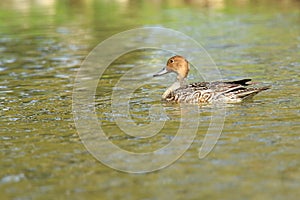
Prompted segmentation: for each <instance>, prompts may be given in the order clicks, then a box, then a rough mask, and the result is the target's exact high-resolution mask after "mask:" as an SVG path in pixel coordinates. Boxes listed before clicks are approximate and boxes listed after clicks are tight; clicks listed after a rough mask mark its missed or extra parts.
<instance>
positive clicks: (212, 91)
mask: <svg viewBox="0 0 300 200" xmlns="http://www.w3.org/2000/svg"><path fill="white" fill-rule="evenodd" d="M189 69H190V68H189V63H188V61H187V60H186V59H185V58H184V57H182V56H173V57H171V58H170V59H169V60H168V62H167V66H166V67H165V68H163V69H162V70H161V71H160V72H158V73H157V74H155V75H154V76H161V75H164V74H166V73H170V72H175V73H176V74H177V80H176V82H175V83H174V84H173V85H171V86H170V87H169V88H167V90H166V91H165V92H164V94H163V95H162V99H163V100H165V101H167V102H176V103H198V104H201V103H212V102H225V103H239V102H242V101H243V100H246V99H250V98H252V97H253V96H254V95H256V94H257V93H259V92H261V91H264V90H267V89H269V88H270V87H269V86H267V87H260V88H256V87H248V86H250V85H253V83H251V82H250V81H251V79H242V80H237V81H225V82H224V81H216V82H197V83H191V84H186V80H185V79H186V77H187V75H188V72H189Z"/></svg>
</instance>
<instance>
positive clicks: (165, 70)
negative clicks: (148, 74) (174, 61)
mask: <svg viewBox="0 0 300 200" xmlns="http://www.w3.org/2000/svg"><path fill="white" fill-rule="evenodd" d="M167 73H170V71H168V70H167V68H166V67H164V68H163V69H162V70H160V71H159V72H157V73H156V74H154V75H153V76H154V77H155V76H161V75H164V74H167Z"/></svg>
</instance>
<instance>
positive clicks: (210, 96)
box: [163, 79, 269, 103]
mask: <svg viewBox="0 0 300 200" xmlns="http://www.w3.org/2000/svg"><path fill="white" fill-rule="evenodd" d="M249 81H251V79H242V80H238V81H231V82H221V81H216V82H198V83H192V84H188V85H186V86H182V87H179V88H177V89H175V90H174V91H171V92H169V93H168V95H167V96H166V97H163V99H164V100H165V101H167V102H176V103H212V102H217V101H219V102H225V103H239V102H242V101H243V100H246V99H251V98H252V97H253V96H254V95H256V94H257V93H259V92H261V91H263V90H267V89H269V87H261V88H249V87H247V86H248V85H251V83H247V82H249Z"/></svg>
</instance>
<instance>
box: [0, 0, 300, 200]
mask: <svg viewBox="0 0 300 200" xmlns="http://www.w3.org/2000/svg"><path fill="white" fill-rule="evenodd" d="M148 26H151V27H152V26H154V27H166V28H172V29H175V30H177V31H181V32H183V33H185V34H186V35H188V36H190V37H192V38H194V39H195V40H196V41H197V42H199V43H200V44H201V45H203V47H204V48H205V49H206V50H207V51H208V53H209V54H210V56H211V57H212V59H213V60H214V61H215V63H216V65H217V66H218V67H219V69H220V71H221V73H222V76H223V78H224V79H226V80H232V79H238V78H249V77H250V78H253V79H254V81H257V82H263V83H265V84H270V85H272V90H270V91H267V92H264V93H262V94H261V95H259V96H257V98H256V100H254V102H250V103H247V104H239V105H235V106H232V107H229V108H227V114H226V121H225V125H224V130H223V134H222V136H221V138H220V140H219V141H218V144H217V146H216V147H215V149H214V150H213V152H211V153H210V154H209V155H208V157H206V158H205V159H202V160H199V159H198V148H199V147H200V145H201V143H202V140H203V137H204V135H205V133H206V130H207V127H208V124H209V121H210V116H211V112H212V111H211V110H210V108H203V110H202V111H201V116H200V117H201V119H202V122H201V125H200V128H199V131H198V134H197V136H196V139H195V142H194V143H193V145H192V146H191V148H190V149H189V150H188V151H187V152H186V153H185V154H184V155H183V157H182V158H180V159H179V160H178V161H177V162H175V163H174V164H173V165H172V166H170V167H168V168H166V169H163V170H161V171H158V172H154V173H149V174H143V175H141V174H140V175H135V174H126V173H121V172H118V171H114V170H113V169H110V168H108V167H106V166H104V165H103V164H101V163H100V162H98V161H97V160H96V159H94V158H93V157H92V156H91V155H90V154H89V153H88V151H87V150H86V149H85V148H84V146H83V144H82V143H81V141H80V138H79V136H78V135H77V132H76V128H75V125H74V121H73V115H72V90H73V82H74V78H75V76H76V72H77V71H78V69H79V67H80V64H81V62H82V61H83V60H84V58H85V57H86V56H87V55H88V53H89V52H90V51H91V50H92V49H93V48H94V47H95V46H96V45H98V44H99V43H100V42H101V41H103V40H105V39H107V38H108V37H110V36H112V35H113V34H116V33H119V32H121V31H125V30H128V29H132V28H137V27H148ZM174 42H175V43H176V42H180V41H174ZM299 53H300V1H299V0H260V1H253V0H178V1H173V0H152V1H146V0H43V1H39V0H1V1H0V112H1V115H0V140H1V142H0V144H1V145H0V147H1V148H0V162H1V164H0V198H1V199H3V200H4V199H18V200H27V199H54V198H55V199H144V200H150V199H221V198H222V199H298V198H299V195H300V192H299V188H300V170H299V169H300V150H299V142H300V135H299V133H300V121H299V119H300V111H299V110H300V98H299V94H300V89H299V85H300V77H299V74H300V56H299V55H300V54H299ZM169 56H171V54H170V53H169V52H161V51H155V50H149V51H137V52H133V53H129V54H126V55H124V56H122V57H120V58H119V59H118V60H117V61H116V62H114V63H112V66H111V67H110V68H109V69H108V70H107V71H106V72H105V76H104V77H103V79H102V80H100V83H101V87H99V88H98V90H97V96H96V97H97V98H96V101H97V102H96V103H97V106H96V112H97V114H98V116H99V120H101V121H102V123H103V126H104V130H106V132H107V134H108V135H109V137H110V139H111V140H112V141H113V142H114V143H116V144H119V145H120V146H122V147H124V148H128V149H133V150H134V149H137V150H138V151H143V150H144V151H145V149H146V150H150V151H151V150H154V149H155V148H156V147H161V146H163V145H165V144H166V143H168V142H169V141H170V139H172V137H173V136H174V133H176V129H177V128H178V123H179V121H180V113H179V111H180V110H179V108H178V106H174V105H166V109H167V110H168V112H169V114H170V119H169V121H168V124H167V126H168V130H166V131H164V132H162V133H160V136H159V137H158V138H159V139H157V138H156V139H155V138H153V139H150V140H142V141H138V140H134V139H132V138H130V137H126V136H124V135H122V134H120V130H119V129H118V128H117V127H116V124H114V122H113V116H112V114H111V111H110V95H111V93H112V88H113V85H114V84H115V83H116V82H117V81H118V79H119V78H120V77H121V76H122V75H123V74H124V73H126V72H127V71H128V70H130V69H131V68H132V66H138V65H141V64H142V63H144V62H147V63H154V64H153V67H155V66H159V67H158V68H157V69H160V67H161V66H162V65H164V64H165V62H166V60H167V59H168V57H169ZM199 64H201V61H199ZM147 72H148V71H147V70H146V69H145V70H144V72H143V73H144V74H147ZM193 78H194V75H193V72H192V73H191V80H193ZM151 91H152V92H153V91H156V93H155V95H161V94H162V92H163V91H164V88H160V87H158V86H157V85H155V84H153V85H147V86H145V87H144V88H141V89H140V90H138V91H137V93H136V98H137V99H136V100H134V102H135V104H133V105H132V108H133V111H132V116H133V118H134V119H135V120H136V121H137V122H141V123H142V122H145V119H148V118H147V116H148V111H149V105H151V104H154V103H157V101H156V100H154V98H152V97H151V95H150V96H149V95H148V96H147V94H150V93H151ZM152 94H153V93H152ZM146 96H147V98H146ZM129 162H130V161H129ZM141 164H143V163H141Z"/></svg>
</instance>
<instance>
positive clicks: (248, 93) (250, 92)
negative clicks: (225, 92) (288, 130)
mask: <svg viewBox="0 0 300 200" xmlns="http://www.w3.org/2000/svg"><path fill="white" fill-rule="evenodd" d="M270 88H271V87H270V86H265V87H260V88H248V89H246V90H243V91H240V92H239V93H237V94H236V97H237V98H240V99H243V100H244V99H249V98H252V97H253V96H254V95H256V94H258V93H259V92H261V91H264V90H268V89H270Z"/></svg>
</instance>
